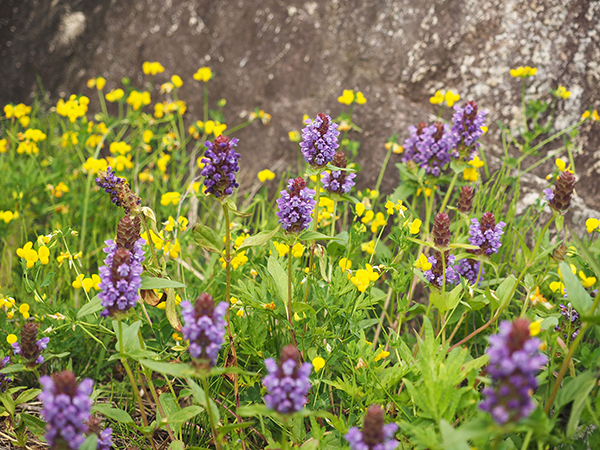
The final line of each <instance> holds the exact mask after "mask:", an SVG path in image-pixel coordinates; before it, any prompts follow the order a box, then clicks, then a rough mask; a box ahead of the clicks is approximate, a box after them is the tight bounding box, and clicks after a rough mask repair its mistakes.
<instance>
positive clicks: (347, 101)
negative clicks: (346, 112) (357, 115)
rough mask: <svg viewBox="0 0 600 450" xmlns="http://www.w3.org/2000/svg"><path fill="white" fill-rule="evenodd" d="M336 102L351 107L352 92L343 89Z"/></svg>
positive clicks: (352, 100)
mask: <svg viewBox="0 0 600 450" xmlns="http://www.w3.org/2000/svg"><path fill="white" fill-rule="evenodd" d="M338 102H340V103H342V104H344V105H351V104H352V102H354V91H353V90H348V89H344V92H343V93H342V95H341V96H339V97H338Z"/></svg>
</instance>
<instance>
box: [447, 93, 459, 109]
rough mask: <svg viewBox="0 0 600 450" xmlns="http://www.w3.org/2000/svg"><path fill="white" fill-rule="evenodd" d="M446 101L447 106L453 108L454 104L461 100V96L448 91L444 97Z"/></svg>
mask: <svg viewBox="0 0 600 450" xmlns="http://www.w3.org/2000/svg"><path fill="white" fill-rule="evenodd" d="M444 100H446V105H448V106H449V107H450V108H452V107H453V106H454V104H455V103H456V102H457V101H459V100H460V95H458V94H455V93H454V92H452V91H446V94H445V95H444Z"/></svg>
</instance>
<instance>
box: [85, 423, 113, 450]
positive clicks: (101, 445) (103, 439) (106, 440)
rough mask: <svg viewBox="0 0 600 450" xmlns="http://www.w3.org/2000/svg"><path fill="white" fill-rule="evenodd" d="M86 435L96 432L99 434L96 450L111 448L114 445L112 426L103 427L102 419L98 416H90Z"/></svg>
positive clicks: (108, 449)
mask: <svg viewBox="0 0 600 450" xmlns="http://www.w3.org/2000/svg"><path fill="white" fill-rule="evenodd" d="M86 426H87V431H86V433H85V434H86V435H87V436H89V435H91V434H95V435H96V436H98V444H97V445H96V450H110V448H111V447H112V428H105V429H102V421H101V420H100V419H98V418H97V417H96V416H90V420H88V422H87V424H86Z"/></svg>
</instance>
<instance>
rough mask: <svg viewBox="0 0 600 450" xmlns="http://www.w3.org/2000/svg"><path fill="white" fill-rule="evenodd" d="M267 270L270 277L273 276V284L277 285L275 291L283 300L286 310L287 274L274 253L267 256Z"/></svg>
mask: <svg viewBox="0 0 600 450" xmlns="http://www.w3.org/2000/svg"><path fill="white" fill-rule="evenodd" d="M267 270H268V271H269V274H270V275H271V277H273V281H275V286H277V291H278V293H279V297H281V299H282V300H283V304H284V306H285V308H286V311H287V304H288V275H287V273H286V271H285V270H283V267H281V264H279V261H278V260H277V258H276V257H275V255H271V256H269V261H268V262H267Z"/></svg>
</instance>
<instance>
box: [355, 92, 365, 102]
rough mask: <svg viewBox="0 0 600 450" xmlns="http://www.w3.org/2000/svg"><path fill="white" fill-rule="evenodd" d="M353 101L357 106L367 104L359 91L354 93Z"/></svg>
mask: <svg viewBox="0 0 600 450" xmlns="http://www.w3.org/2000/svg"><path fill="white" fill-rule="evenodd" d="M354 101H355V102H356V103H358V104H359V105H364V104H365V103H367V99H366V98H365V96H364V94H363V93H362V92H360V91H358V92H357V93H356V98H355V99H354Z"/></svg>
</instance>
